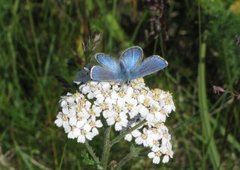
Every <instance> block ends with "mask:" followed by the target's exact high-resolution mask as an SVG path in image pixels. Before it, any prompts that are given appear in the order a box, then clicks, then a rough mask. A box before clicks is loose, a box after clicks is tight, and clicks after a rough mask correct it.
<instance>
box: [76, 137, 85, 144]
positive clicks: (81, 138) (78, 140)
mask: <svg viewBox="0 0 240 170" xmlns="http://www.w3.org/2000/svg"><path fill="white" fill-rule="evenodd" d="M85 141H86V138H85V136H83V135H79V136H78V138H77V142H79V143H85Z"/></svg>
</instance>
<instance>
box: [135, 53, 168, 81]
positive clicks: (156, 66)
mask: <svg viewBox="0 0 240 170" xmlns="http://www.w3.org/2000/svg"><path fill="white" fill-rule="evenodd" d="M167 65H168V63H167V61H166V60H164V59H163V58H161V57H160V56H158V55H153V56H151V57H148V58H147V59H145V60H144V61H143V62H142V64H140V65H139V66H137V67H136V68H134V69H133V70H131V72H130V79H136V78H140V77H144V76H147V75H149V74H153V73H155V72H157V71H159V70H162V69H164V68H165V67H167Z"/></svg>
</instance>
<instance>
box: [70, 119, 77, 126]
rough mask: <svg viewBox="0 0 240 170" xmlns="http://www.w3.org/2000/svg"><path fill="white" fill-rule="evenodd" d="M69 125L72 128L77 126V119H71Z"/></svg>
mask: <svg viewBox="0 0 240 170" xmlns="http://www.w3.org/2000/svg"><path fill="white" fill-rule="evenodd" d="M69 124H70V125H71V126H74V125H76V124H77V118H76V117H71V118H70V119H69Z"/></svg>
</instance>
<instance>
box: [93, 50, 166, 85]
mask: <svg viewBox="0 0 240 170" xmlns="http://www.w3.org/2000/svg"><path fill="white" fill-rule="evenodd" d="M95 59H96V60H97V62H98V63H99V64H100V65H96V66H93V67H92V68H91V70H90V78H91V79H92V80H94V81H107V82H109V81H112V82H119V83H124V82H129V81H130V80H133V79H137V78H140V77H144V76H147V75H150V74H153V73H156V72H158V71H159V70H162V69H164V68H165V67H167V66H168V63H167V61H166V60H164V59H163V58H161V57H160V56H158V55H152V56H150V57H148V58H146V59H145V60H143V61H142V59H143V50H142V48H141V47H138V46H133V47H130V48H128V49H126V50H125V51H123V53H122V54H121V56H120V59H119V60H116V59H114V58H113V57H111V56H109V55H106V54H104V53H97V54H95Z"/></svg>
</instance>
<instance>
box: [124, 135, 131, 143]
mask: <svg viewBox="0 0 240 170" xmlns="http://www.w3.org/2000/svg"><path fill="white" fill-rule="evenodd" d="M124 139H125V140H126V141H128V142H131V141H132V135H131V134H127V135H126V136H125V137H124Z"/></svg>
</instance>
